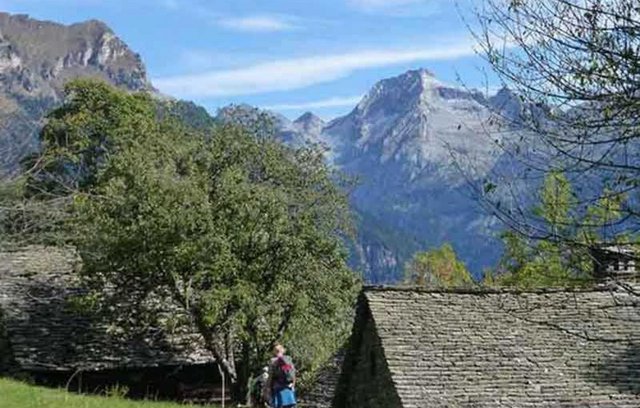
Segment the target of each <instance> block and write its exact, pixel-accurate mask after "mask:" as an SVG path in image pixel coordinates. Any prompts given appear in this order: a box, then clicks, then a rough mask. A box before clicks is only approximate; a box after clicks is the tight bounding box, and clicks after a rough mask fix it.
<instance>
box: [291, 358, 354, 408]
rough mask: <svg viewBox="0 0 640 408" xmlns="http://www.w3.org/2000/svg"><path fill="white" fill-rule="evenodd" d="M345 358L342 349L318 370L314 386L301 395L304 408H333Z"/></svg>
mask: <svg viewBox="0 0 640 408" xmlns="http://www.w3.org/2000/svg"><path fill="white" fill-rule="evenodd" d="M344 357H345V349H344V348H342V349H340V350H338V352H337V353H335V354H334V355H333V356H331V358H330V359H329V360H328V361H327V362H326V363H325V364H324V365H323V366H322V368H320V370H318V373H317V374H316V376H315V378H314V379H313V382H312V385H311V386H310V387H309V389H307V390H306V392H303V393H302V395H301V401H302V404H301V405H302V406H303V407H305V408H331V403H332V402H333V397H334V395H335V393H336V389H337V386H338V380H339V379H340V375H341V374H342V365H343V363H344Z"/></svg>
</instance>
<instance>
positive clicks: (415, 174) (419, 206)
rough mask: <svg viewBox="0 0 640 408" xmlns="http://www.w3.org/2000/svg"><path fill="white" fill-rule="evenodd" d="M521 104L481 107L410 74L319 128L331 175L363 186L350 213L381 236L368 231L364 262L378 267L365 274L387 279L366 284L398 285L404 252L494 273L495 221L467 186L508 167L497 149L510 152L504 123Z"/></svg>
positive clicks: (458, 91) (481, 99)
mask: <svg viewBox="0 0 640 408" xmlns="http://www.w3.org/2000/svg"><path fill="white" fill-rule="evenodd" d="M518 103H519V101H518V100H517V98H516V97H515V96H514V95H513V94H511V93H510V92H508V91H506V90H503V91H501V92H500V93H498V94H497V95H496V96H494V97H492V98H485V96H484V95H483V94H481V93H480V92H477V91H473V90H466V89H463V88H459V87H455V86H450V85H447V84H444V83H442V82H440V81H438V80H437V79H436V78H435V77H434V76H433V75H432V74H431V73H430V72H428V71H426V70H416V71H409V72H407V73H405V74H403V75H400V76H398V77H395V78H390V79H385V80H382V81H380V82H379V83H377V84H376V85H375V86H374V87H373V88H372V89H371V91H370V92H369V93H368V94H367V95H366V96H365V97H364V98H363V99H362V101H361V102H360V103H359V104H358V105H357V106H356V107H355V109H354V110H353V111H352V112H351V113H349V114H348V115H346V116H344V117H342V118H338V119H336V120H334V121H332V122H331V123H329V124H328V125H327V126H326V127H325V128H324V130H323V138H324V139H325V140H327V142H328V144H329V145H330V146H331V149H332V158H333V161H334V163H335V164H336V166H338V167H339V168H340V169H341V170H342V171H344V172H346V173H347V174H351V175H354V176H356V177H357V178H358V179H359V180H360V181H361V183H360V185H359V186H358V188H357V189H356V190H355V192H354V194H353V197H352V204H353V206H354V208H357V209H359V211H360V212H361V213H364V214H367V215H368V218H369V219H374V220H376V221H375V222H376V224H377V226H378V228H377V229H376V230H373V231H371V233H373V234H374V235H376V236H378V237H379V239H375V240H373V242H377V243H378V245H377V246H373V247H370V248H368V252H369V253H370V255H369V258H370V259H371V260H373V261H374V262H378V263H379V265H377V266H370V267H372V268H373V269H376V268H378V269H380V268H381V269H382V270H386V272H384V273H382V272H380V270H378V271H377V272H376V273H373V275H372V276H392V277H395V278H398V277H399V273H400V271H401V270H402V267H403V264H404V262H405V261H406V260H407V258H408V257H409V256H410V255H411V252H412V251H409V250H408V249H407V247H411V248H412V249H426V248H428V247H433V246H439V245H441V244H442V243H444V242H451V243H452V244H453V246H454V247H455V249H456V252H458V254H459V255H460V256H461V258H462V259H463V260H464V261H465V262H466V263H467V265H468V266H469V267H470V268H471V269H472V270H473V272H475V273H476V274H477V275H479V274H480V273H481V271H482V269H483V268H484V267H487V266H490V265H493V264H494V263H495V261H496V259H497V257H498V256H499V253H500V244H499V242H497V240H496V239H495V238H494V235H495V229H494V227H493V223H494V222H495V220H493V219H492V218H490V217H488V216H487V215H486V214H485V213H484V212H483V211H482V210H481V209H480V208H479V205H478V204H477V201H476V199H475V198H474V197H473V195H472V192H471V191H470V190H469V188H468V183H467V182H468V181H469V179H472V180H481V179H482V178H483V177H485V176H486V175H487V174H488V173H489V172H491V171H492V169H493V168H494V167H495V166H496V165H497V163H502V165H505V160H504V157H503V154H502V152H501V151H500V150H499V149H498V148H497V146H496V143H495V139H499V141H505V142H507V141H508V140H509V139H511V138H513V136H514V133H515V132H517V130H516V129H513V128H510V127H508V126H504V123H503V121H502V120H501V116H502V113H504V114H508V115H515V114H516V111H517V110H518V109H520V106H519V105H518ZM496 112H498V113H499V114H498V115H496ZM369 225H370V224H369ZM382 229H384V230H386V231H393V234H392V235H390V234H388V233H381V231H382ZM365 230H366V229H365ZM369 230H370V229H369ZM371 237H372V235H371V234H369V237H368V239H365V240H364V241H365V242H366V241H371ZM403 250H404V251H403ZM365 252H367V251H365ZM371 252H374V253H375V252H379V254H378V255H375V254H371ZM376 258H378V259H381V260H382V261H375V259H376ZM392 258H393V259H394V260H393V262H389V260H390V259H392ZM376 279H377V278H376ZM376 279H374V280H376Z"/></svg>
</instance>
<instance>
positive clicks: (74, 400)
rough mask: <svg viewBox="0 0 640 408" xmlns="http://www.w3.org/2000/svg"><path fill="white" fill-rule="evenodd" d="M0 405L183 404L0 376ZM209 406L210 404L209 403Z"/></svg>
mask: <svg viewBox="0 0 640 408" xmlns="http://www.w3.org/2000/svg"><path fill="white" fill-rule="evenodd" d="M0 407H2V408H184V405H179V404H174V403H167V402H151V401H128V400H124V399H120V398H105V397H96V396H84V395H77V394H72V393H67V392H65V391H62V390H53V389H49V388H42V387H34V386H32V385H27V384H24V383H21V382H17V381H13V380H7V379H3V378H0ZM209 408H214V407H212V406H210V407H209Z"/></svg>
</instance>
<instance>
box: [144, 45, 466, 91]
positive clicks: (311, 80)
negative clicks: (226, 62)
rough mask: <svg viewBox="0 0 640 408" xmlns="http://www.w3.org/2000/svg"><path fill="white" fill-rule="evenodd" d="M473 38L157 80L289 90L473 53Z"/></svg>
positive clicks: (207, 87)
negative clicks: (359, 74) (379, 69)
mask: <svg viewBox="0 0 640 408" xmlns="http://www.w3.org/2000/svg"><path fill="white" fill-rule="evenodd" d="M473 53H474V51H473V42H472V41H471V40H470V39H469V40H466V41H461V42H458V43H449V44H447V43H442V42H441V43H440V45H438V46H437V47H432V48H422V49H404V50H397V49H396V50H367V51H356V52H351V53H344V54H334V55H324V56H314V57H303V58H291V59H282V60H275V61H269V62H263V63H258V64H254V65H251V66H248V67H244V68H238V69H229V70H213V71H209V72H205V73H201V74H195V75H180V76H174V77H165V78H157V79H155V81H154V84H155V85H156V86H157V87H158V88H159V89H160V90H162V91H163V92H165V93H167V94H170V95H174V96H179V97H184V98H187V97H191V98H198V97H218V96H231V95H250V94H260V93H267V92H276V91H289V90H294V89H301V88H305V87H308V86H312V85H316V84H321V83H326V82H331V81H335V80H337V79H341V78H344V77H347V76H349V75H350V74H352V73H353V72H355V71H358V70H362V69H369V68H377V67H384V66H391V65H397V64H403V63H410V62H421V61H437V60H450V59H455V58H459V57H464V56H469V55H473Z"/></svg>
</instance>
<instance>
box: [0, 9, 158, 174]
mask: <svg viewBox="0 0 640 408" xmlns="http://www.w3.org/2000/svg"><path fill="white" fill-rule="evenodd" d="M80 76H83V77H94V78H101V79H104V80H106V81H108V82H110V83H112V84H114V85H116V86H119V87H122V88H125V89H128V90H132V91H139V90H149V91H151V90H153V88H152V86H151V84H150V82H149V81H148V79H147V77H146V72H145V67H144V65H143V63H142V61H141V59H140V56H139V55H138V54H135V53H134V52H133V51H131V50H130V49H129V47H127V45H126V44H125V43H124V42H123V41H122V40H120V39H119V38H118V37H117V36H116V35H115V34H114V33H113V32H112V31H111V30H110V29H109V28H108V27H107V26H106V25H105V24H104V23H102V22H100V21H88V22H85V23H80V24H73V25H69V26H65V25H61V24H56V23H52V22H46V21H38V20H34V19H31V18H29V17H28V16H25V15H11V14H7V13H0V123H1V125H0V149H1V151H2V155H0V157H1V159H0V168H4V169H10V168H13V167H14V166H15V165H16V162H17V161H18V160H19V159H20V158H21V157H23V156H24V155H25V154H27V153H28V152H30V151H33V149H35V148H36V147H37V145H36V144H37V143H36V138H35V134H36V133H37V131H38V130H39V128H40V126H41V124H42V118H43V117H44V115H45V114H46V113H47V112H48V111H49V110H51V109H52V108H53V107H54V106H55V105H56V104H58V103H60V101H61V98H62V91H63V87H64V84H65V83H66V82H67V81H69V80H70V79H73V78H77V77H80Z"/></svg>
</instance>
